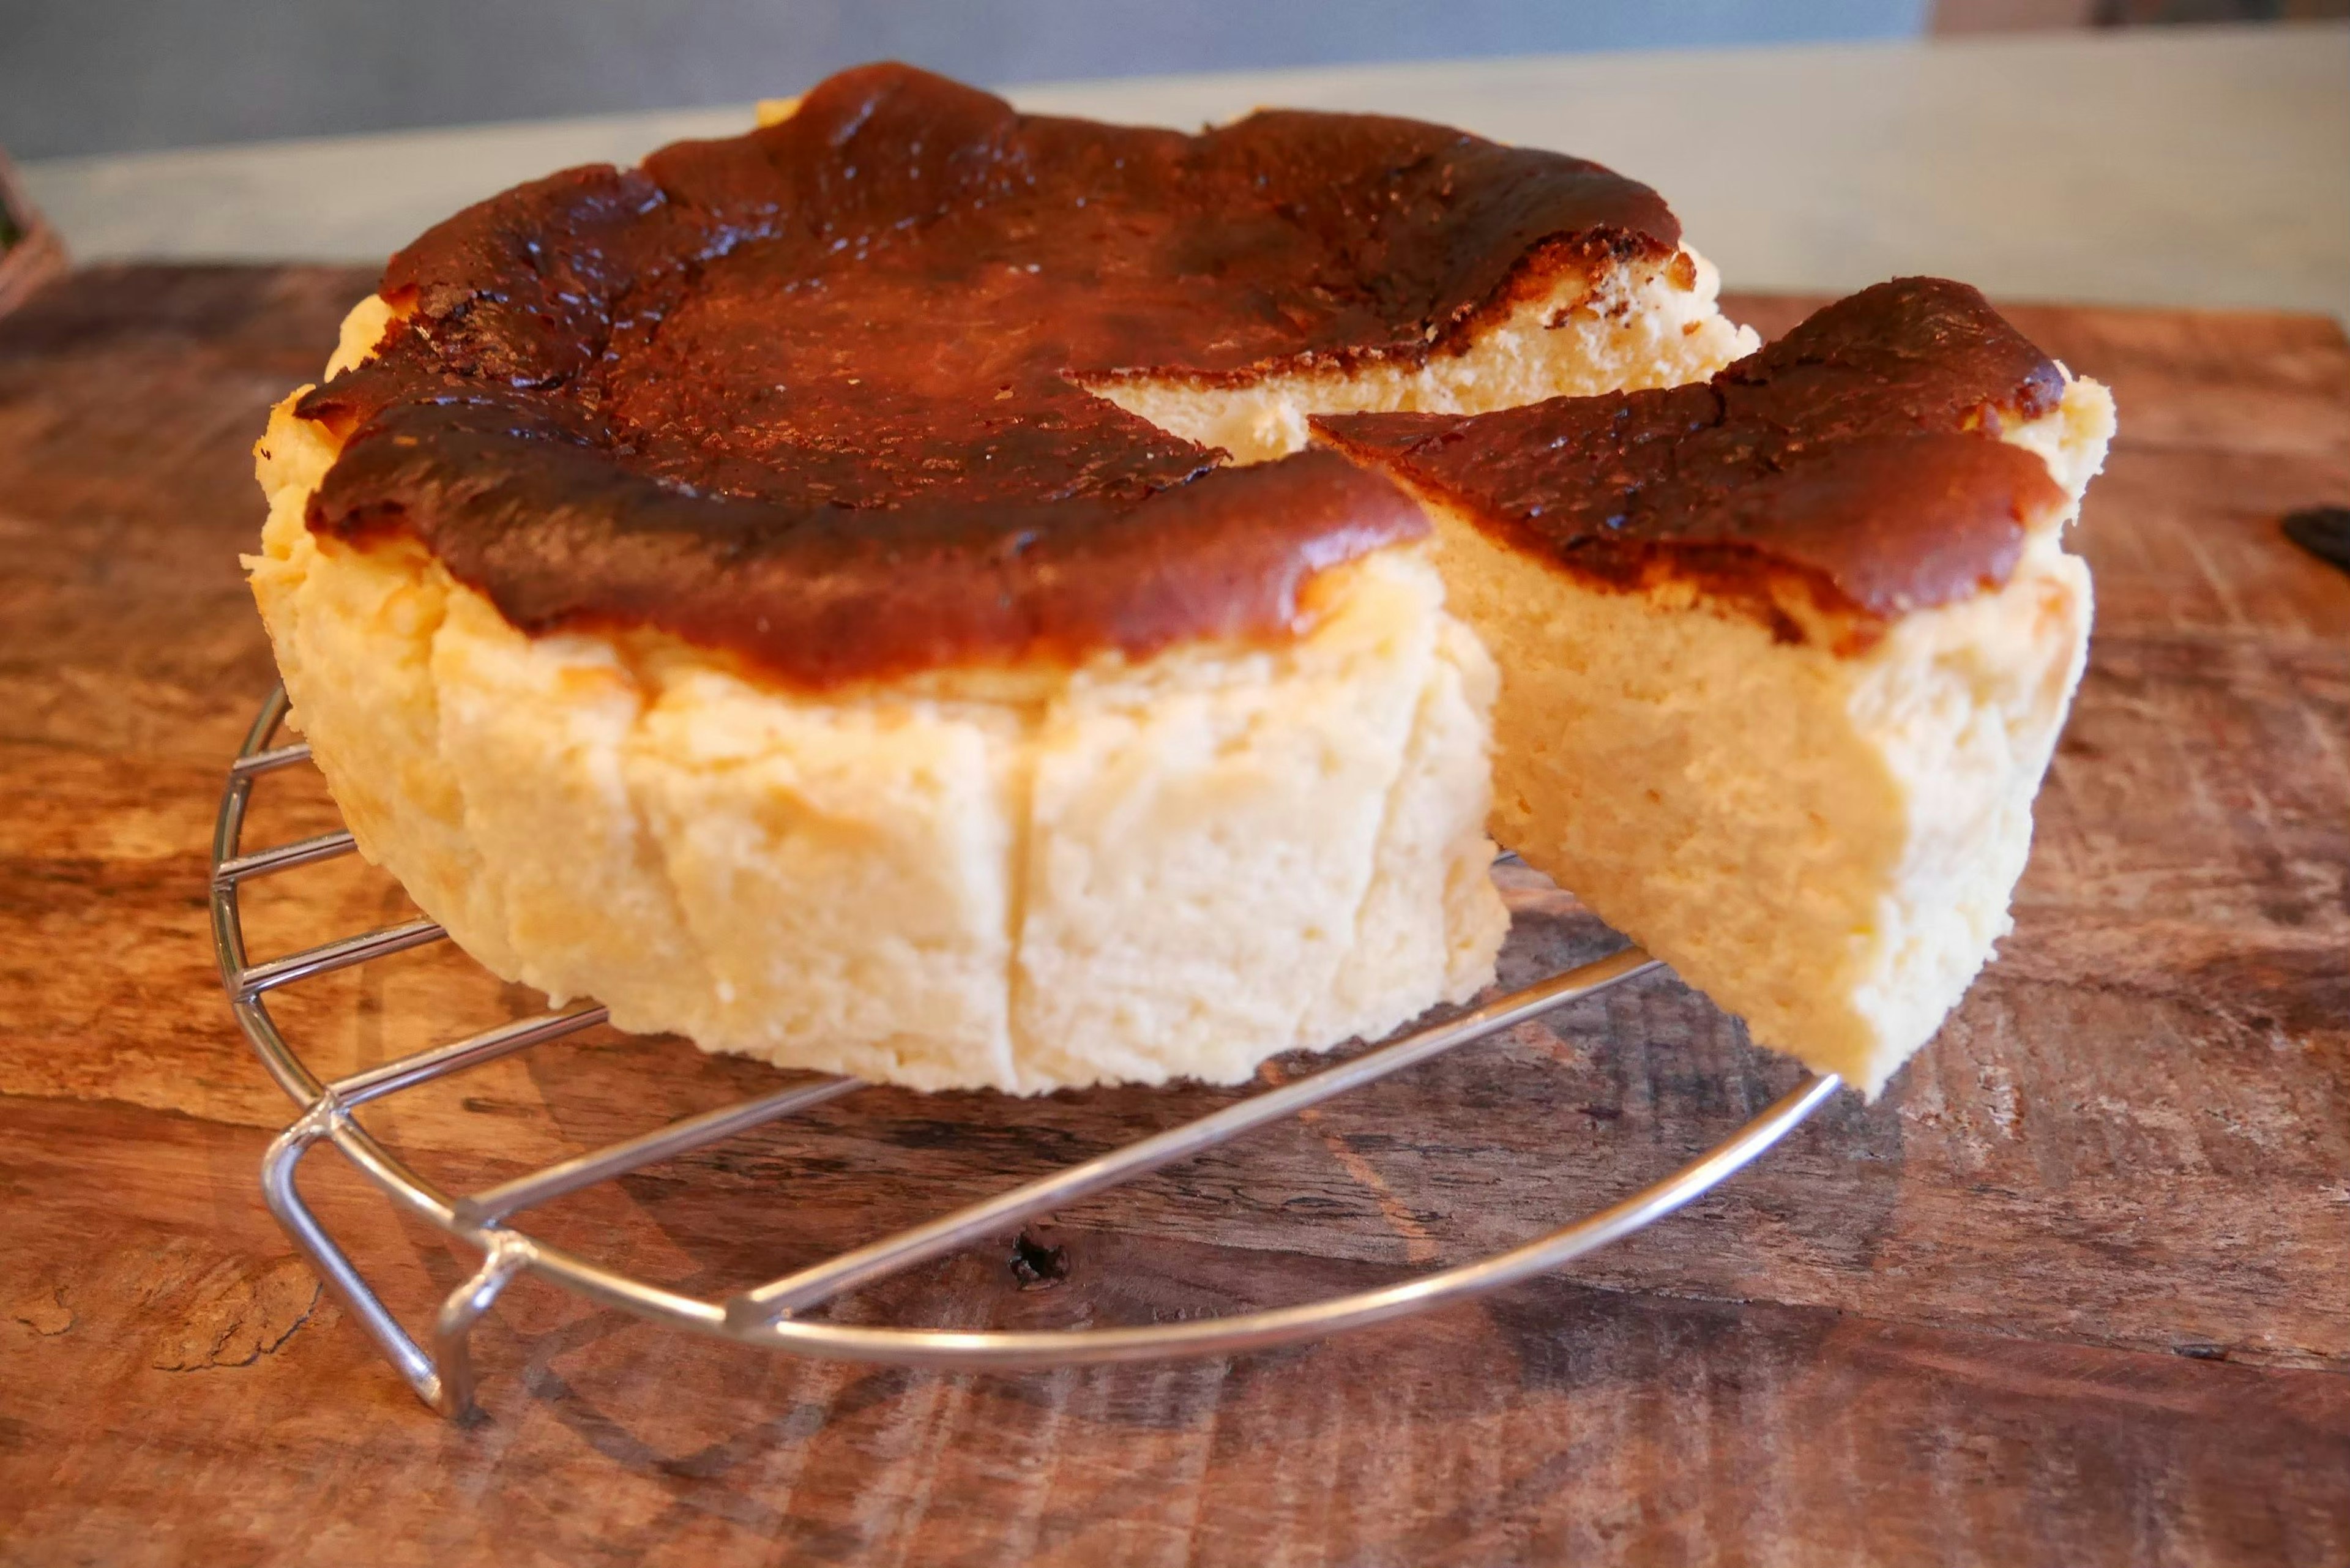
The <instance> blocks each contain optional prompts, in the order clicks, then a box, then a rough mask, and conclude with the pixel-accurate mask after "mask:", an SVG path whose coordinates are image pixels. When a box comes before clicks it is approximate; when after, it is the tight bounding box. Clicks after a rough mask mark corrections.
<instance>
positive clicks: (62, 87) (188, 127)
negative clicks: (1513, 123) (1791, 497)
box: [0, 0, 1927, 158]
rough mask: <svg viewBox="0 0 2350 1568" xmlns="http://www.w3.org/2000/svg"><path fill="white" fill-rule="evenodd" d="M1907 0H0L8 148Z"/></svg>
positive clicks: (1634, 29) (1278, 54) (1752, 26)
mask: <svg viewBox="0 0 2350 1568" xmlns="http://www.w3.org/2000/svg"><path fill="white" fill-rule="evenodd" d="M1926 4H1927V0H1788V3H1783V4H1771V3H1768V0H1660V3H1658V4H1648V5H1644V4H1641V3H1639V0H962V3H958V0H862V3H860V0H0V145H5V147H7V148H8V150H9V151H12V152H14V153H15V154H16V156H17V157H19V158H40V157H52V156H62V155H71V154H76V153H87V152H108V151H125V150H130V149H140V148H152V147H173V146H190V145H200V144H203V143H208V142H219V141H237V140H250V139H255V138H264V137H276V136H304V135H319V134H327V133H332V132H337V131H355V130H390V129H394V128H399V127H405V126H419V125H450V124H463V123H469V122H473V121H480V120H491V119H535V118H539V117H544V116H551V115H569V114H593V113H601V112H607V111H613V110H621V109H658V108H672V107H679V106H684V105H691V104H702V103H725V102H733V101H739V100H743V99H752V98H757V97H763V96H773V95H775V94H781V93H788V92H794V91H797V90H798V89H799V88H804V87H806V85H807V84H808V83H809V82H811V81H813V80H815V79H816V78H818V77H820V76H822V75H824V74H825V73H826V72H827V71H830V70H833V69H835V68H837V67H841V66H845V65H852V64H855V63H857V62H858V61H860V60H867V59H874V58H880V57H896V58H900V59H907V60H911V61H913V62H915V63H916V64H918V65H924V66H929V67H932V68H933V69H937V70H943V71H947V72H950V73H951V74H953V75H957V76H961V77H964V78H969V79H972V80H974V81H979V82H984V83H989V84H1002V83H1012V82H1023V81H1048V80H1055V79H1066V78H1083V77H1106V76H1129V75H1138V74H1156V73H1160V72H1168V71H1193V70H1214V69H1220V68H1222V69H1230V68H1241V67H1270V66H1294V65H1309V64H1326V63H1335V62H1340V61H1363V60H1395V59H1414V58H1441V57H1463V56H1475V55H1500V54H1538V53H1549V52H1554V51H1564V50H1576V49H1620V48H1652V47H1677V46H1690V47H1701V46H1708V45H1723V44H1744V43H1765V42H1786V41H1794V40H1799V39H1811V38H1870V37H1887V36H1908V35H1910V34H1914V33H1917V32H1918V31H1919V30H1920V28H1921V26H1922V25H1923V22H1924V17H1925V12H1926Z"/></svg>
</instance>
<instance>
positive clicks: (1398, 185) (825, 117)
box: [302, 67, 1679, 686]
mask: <svg viewBox="0 0 2350 1568" xmlns="http://www.w3.org/2000/svg"><path fill="white" fill-rule="evenodd" d="M1678 240H1679V230H1678V227H1677V225H1676V224H1675V223H1673V220H1672V217H1671V214H1670V213H1669V212H1668V211H1667V210H1666V208H1665V206H1664V204H1663V202H1661V201H1659V199H1658V198H1657V196H1656V195H1655V193H1654V192H1650V191H1648V190H1647V189H1646V188H1645V187H1643V186H1639V185H1638V184H1635V183H1633V182H1629V181H1627V180H1623V179H1621V178H1619V177H1618V176H1616V175H1614V174H1611V173H1609V172H1608V171H1606V170H1603V169H1600V168H1598V167H1597V166H1596V165H1593V164H1589V163H1586V162H1583V161H1578V160H1575V159H1571V158H1565V157H1561V156H1558V155H1555V154H1551V153H1543V152H1534V151H1521V150H1516V149H1511V148H1504V147H1500V146H1497V145H1495V144H1493V143H1491V142H1487V141H1483V140H1479V139H1477V138H1474V137H1469V136H1465V135H1462V134H1461V133H1459V132H1456V131H1451V130H1442V129H1440V128H1439V127H1434V126H1428V125H1422V124H1418V123H1415V122H1411V121H1405V120H1393V119H1377V118H1373V117H1367V116H1343V115H1318V114H1299V113H1266V114H1259V115H1256V116H1253V117H1252V118H1250V119H1246V120H1243V121H1241V122H1240V123H1238V124H1236V125H1233V126H1230V127H1226V128H1223V129H1221V130H1211V131H1208V132H1205V133H1203V134H1201V135H1199V136H1185V135H1181V134H1179V133H1176V132H1171V131H1162V130H1139V129H1129V128H1118V127H1108V126H1102V125H1096V124H1092V123H1088V122H1084V121H1076V120H1061V119H1041V118H1035V117H1026V116H1021V115H1017V114H1014V112H1013V111H1012V110H1011V109H1010V108H1009V107H1008V106H1007V105H1005V104H1004V103H1003V102H1002V101H1001V100H999V99H994V98H991V97H989V96H987V95H985V94H983V93H979V92H975V91H972V90H971V89H969V88H962V87H958V86H956V85H955V84H953V83H951V82H947V81H944V80H943V79H941V78H936V77H931V76H928V75H926V74H924V73H921V72H918V71H912V70H910V69H907V68H905V67H867V68H865V69H862V70H858V71H852V72H847V73H844V74H843V75H842V76H839V77H836V78H832V79H831V80H830V81H827V82H826V83H825V84H823V85H821V86H820V87H818V88H816V90H815V91H814V92H812V93H810V94H809V95H808V97H807V99H806V100H805V101H804V102H803V103H802V105H801V107H800V108H799V109H798V111H797V112H796V113H795V114H794V115H793V116H792V117H791V118H790V119H787V120H785V121H783V122H782V123H780V124H777V125H775V126H772V127H769V128H767V129H764V130H759V131H756V132H754V133H753V134H751V135H748V136H744V137H739V138H734V139H733V140H722V141H712V142H701V143H683V144H680V145H678V146H675V147H671V148H668V149H665V150H663V151H660V152H659V153H656V154H655V155H654V156H653V157H652V158H650V159H649V160H648V161H647V162H646V164H645V166H644V168H643V169H641V170H634V171H618V170H613V169H609V168H598V169H586V170H577V171H571V172H569V173H567V174H562V175H557V176H556V177H554V178H552V179H549V180H546V181H541V182H537V183H536V184H533V185H527V186H524V187H520V188H518V189H517V190H515V191H512V192H507V193H506V194H504V195H503V196H500V197H498V198H495V199H494V200H493V201H491V202H485V203H484V204H482V205H481V206H479V207H476V208H474V209H472V210H470V211H469V212H467V213H463V214H460V215H459V216H458V217H457V218H455V219H452V220H451V221H450V222H449V223H444V224H442V226H441V227H439V228H437V229H435V230H433V231H432V233H430V234H426V235H425V236H424V237H423V238H422V239H421V240H420V241H419V242H418V243H417V244H415V245H413V246H411V248H410V249H409V250H407V251H405V252H403V253H401V254H400V255H399V256H397V257H395V258H394V259H393V261H392V263H391V265H390V268H389V269H388V270H387V272H386V274H385V276H384V282H383V286H382V292H383V294H384V296H385V297H386V298H387V299H388V300H390V301H392V302H393V303H394V304H396V305H398V306H400V307H402V309H403V310H404V312H405V317H404V321H403V324H402V325H400V326H399V327H395V328H394V329H393V330H392V332H391V333H390V335H389V336H388V337H387V339H386V342H385V343H384V345H383V346H382V351H381V352H380V354H379V355H378V357H377V358H375V359H374V360H373V361H371V362H370V363H369V365H368V366H366V367H364V368H362V369H359V370H357V371H355V372H353V373H351V374H349V375H347V376H345V377H342V378H339V379H337V380H336V381H335V382H333V383H331V384H330V385H329V386H328V387H327V388H325V389H320V390H319V391H317V392H315V393H313V394H312V395H311V396H310V397H309V398H308V399H307V400H305V402H304V404H303V405H302V412H303V413H304V415H305V416H306V417H307V418H312V419H317V420H320V421H326V422H328V423H329V424H331V425H333V426H334V427H335V428H336V429H337V430H338V432H341V433H345V434H347V435H348V443H347V446H346V448H345V455H344V457H343V459H342V460H341V462H338V464H337V466H336V469H335V470H334V472H332V473H331V474H330V475H329V477H328V482H327V483H326V484H325V485H324V486H322V487H321V489H320V492H319V493H318V496H317V500H316V502H315V503H314V505H313V509H312V514H311V524H312V526H313V527H315V528H317V529H318V530H320V531H322V532H326V533H332V534H339V535H346V536H354V537H356V536H362V535H368V534H370V533H376V532H380V531H384V530H397V531H400V532H405V533H408V534H411V535H415V536H417V537H419V538H421V539H422V540H424V541H425V543H427V544H428V545H430V546H431V547H432V549H433V550H434V552H435V553H436V554H438V555H439V556H441V557H442V560H443V561H444V562H446V563H447V564H448V565H449V566H450V568H451V569H452V571H453V572H454V573H455V574H456V575H457V576H459V577H461V578H462V579H463V580H465V581H467V582H470V583H473V585H474V586H476V587H480V588H482V589H483V590H484V592H485V593H486V594H488V596H489V597H491V598H492V600H493V601H494V602H495V603H496V604H497V605H498V607H500V609H501V610H502V611H504V612H505V613H506V614H508V615H509V617H510V618H513V619H514V621H515V624H516V625H519V626H524V627H525V628H534V629H536V628H549V627H554V626H561V625H574V624H608V623H620V624H651V625H655V626H659V627H661V628H665V629H669V630H671V631H675V632H678V633H680V634H681V635H684V636H686V637H689V638H691V639H695V640H697V641H701V642H704V643H706V644H710V645H713V646H723V647H727V648H730V649H733V650H734V651H736V652H738V653H741V654H743V655H745V656H747V657H750V658H752V659H754V660H755V661H756V662H758V663H759V664H761V665H762V666H764V668H766V669H768V670H771V671H773V672H774V673H775V674H777V675H779V676H781V677H782V678H784V679H785V680H791V681H794V682H796V683H800V684H804V685H813V686H823V685H827V684H831V683H836V682H838V681H841V680H851V679H858V678H864V677H885V678H886V677H887V676H888V675H889V674H891V673H893V672H897V671H901V670H914V669H921V668H931V667H936V666H937V665H939V664H941V663H952V662H973V661H988V660H993V661H1004V662H1010V661H1022V660H1029V659H1070V658H1076V657H1081V656H1083V655H1085V654H1087V653H1090V652H1095V651H1099V650H1103V649H1116V650H1118V651H1122V652H1125V653H1128V654H1133V655H1141V654H1147V653H1149V652H1150V651H1152V650H1154V649H1157V648H1159V647H1163V646H1165V645H1167V644H1168V643H1170V642H1171V641H1174V640H1177V639H1183V638H1190V637H1230V636H1240V637H1256V638H1278V637H1285V636H1288V635H1291V634H1293V633H1294V632H1295V629H1296V626H1297V624H1298V597H1297V596H1298V589H1299V587H1300V586H1301V585H1302V584H1303V582H1304V581H1305V579H1306V578H1307V577H1309V576H1311V575H1312V573H1313V572H1315V571H1316V570H1319V569H1322V568H1323V567H1326V566H1330V565H1334V564H1336V562H1338V561H1341V560H1345V559H1347V558H1351V557H1353V556H1359V555H1360V554H1361V553H1363V552H1364V551H1366V550H1369V549H1374V548H1378V547H1379V546H1380V545H1385V544H1389V543H1393V542H1396V541H1399V540H1401V539H1405V538H1409V537H1415V536H1418V535H1419V534H1421V533H1423V532H1424V531H1425V523H1424V521H1423V520H1421V519H1420V518H1419V515H1418V514H1417V511H1416V509H1415V508H1414V507H1413V506H1412V505H1411V504H1410V503H1409V501H1408V500H1407V499H1405V498H1404V497H1403V496H1401V495H1400V494H1399V493H1396V492H1395V491H1393V490H1392V488H1391V487H1389V486H1388V485H1387V484H1386V483H1385V482H1383V481H1380V480H1378V479H1377V478H1376V477H1375V476H1371V475H1368V474H1366V473H1363V472H1358V471H1356V470H1354V469H1352V468H1350V467H1349V466H1348V465H1347V464H1344V463H1342V462H1336V461H1334V460H1332V459H1330V458H1328V457H1326V456H1305V457H1300V458H1295V459H1290V460H1287V461H1285V462H1280V463H1277V464H1274V465H1271V466H1270V467H1268V468H1266V469H1263V470H1260V471H1250V472H1242V471H1232V470H1226V469H1222V468H1221V467H1220V464H1221V463H1222V455H1223V454H1222V453H1221V452H1218V451H1217V450H1215V449H1212V448H1208V447H1203V446H1199V445H1196V444H1194V443H1191V442H1190V441H1183V440H1181V439H1180V438H1177V437H1174V436H1170V435H1169V434H1167V433H1165V432H1163V431H1159V430H1157V429H1155V428H1153V427H1152V426H1150V425H1149V423H1147V422H1146V421H1142V420H1140V419H1139V418H1137V417H1136V416H1134V415H1132V414H1129V413H1128V412H1126V411H1124V410H1121V409H1119V408H1118V407H1117V406H1116V405H1115V404H1114V403H1112V402H1110V401H1108V400H1104V399H1102V398H1098V397H1096V396H1094V395H1093V394H1091V393H1090V392H1088V391H1087V390H1086V389H1085V383H1086V382H1087V381H1088V380H1094V381H1099V380H1103V379H1117V378H1118V377H1121V376H1128V375H1134V374H1151V375H1170V376H1179V377H1181V378H1184V379H1188V380H1191V381H1193V382H1196V383H1204V384H1233V385H1237V384H1243V383H1246V382H1249V381H1251V380H1253V379H1261V378H1263V377H1264V376H1267V375H1270V374H1274V373H1277V372H1284V371H1293V370H1296V369H1304V368H1315V367H1325V366H1327V367H1345V366H1348V365H1355V364H1361V363H1367V362H1372V361H1385V362H1396V361H1400V362H1404V363H1409V364H1417V363H1420V362H1424V361H1425V360H1426V359H1427V358H1429V357H1430V356H1432V355H1440V354H1444V353H1450V352H1457V351H1459V350H1460V349H1461V348H1462V347H1463V346H1464V345H1465V344H1467V343H1468V342H1469V341H1470V339H1471V336H1472V335H1473V333H1474V331H1475V329H1476V327H1477V325H1478V324H1479V323H1480V322H1481V321H1483V320H1485V319H1487V318H1488V317H1490V316H1491V314H1492V312H1494V311H1497V310H1506V309H1507V308H1509V307H1510V306H1513V305H1514V304H1515V303H1517V302H1518V301H1519V300H1520V299H1521V297H1522V296H1524V295H1525V293H1526V292H1527V291H1528V290H1530V289H1534V290H1539V289H1544V288H1548V287H1551V286H1555V283H1556V282H1557V279H1558V277H1559V276H1560V275H1562V274H1563V272H1564V271H1565V270H1567V269H1573V270H1575V272H1576V274H1577V275H1585V274H1587V273H1588V272H1589V271H1590V270H1591V269H1593V268H1594V267H1596V266H1600V265H1612V264H1613V263H1615V262H1617V261H1621V260H1625V259H1628V258H1634V257H1640V258H1646V259H1648V260H1649V261H1652V262H1661V261H1663V260H1664V259H1665V258H1667V257H1669V256H1670V255H1672V254H1674V249H1675V246H1676V245H1677V244H1678Z"/></svg>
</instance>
